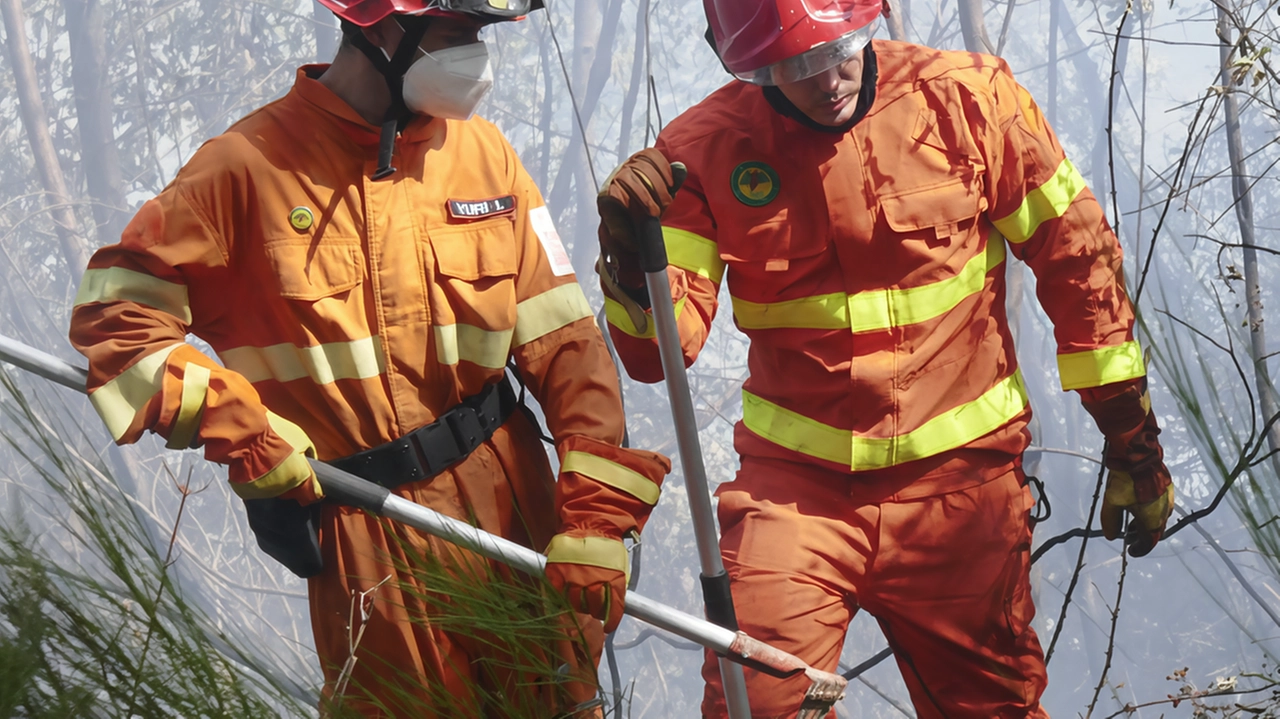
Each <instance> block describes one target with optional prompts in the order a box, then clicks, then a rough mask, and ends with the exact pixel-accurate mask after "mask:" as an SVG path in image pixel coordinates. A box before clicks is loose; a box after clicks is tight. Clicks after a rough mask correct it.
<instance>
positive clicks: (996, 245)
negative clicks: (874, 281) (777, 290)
mask: <svg viewBox="0 0 1280 719" xmlns="http://www.w3.org/2000/svg"><path fill="white" fill-rule="evenodd" d="M1004 260H1005V246H1004V240H1003V239H1002V238H1001V237H1000V235H999V234H998V233H995V232H993V233H991V235H990V236H989V237H988V238H987V246H986V249H985V250H984V251H983V253H982V254H980V255H977V256H975V257H973V258H972V259H970V260H969V261H968V262H967V263H965V266H964V267H963V268H962V269H961V270H960V272H959V273H958V274H956V275H955V276H953V277H949V278H947V279H945V280H942V281H940V282H934V283H932V284H928V285H922V286H920V287H910V288H906V289H895V290H872V291H868V292H859V293H857V294H855V295H846V294H843V293H839V292H837V293H833V294H829V295H815V296H813V297H804V298H801V299H798V300H787V301H785V302H770V303H755V302H747V301H746V300H740V299H738V298H737V297H735V298H733V314H734V318H735V319H736V320H737V322H738V326H739V327H741V328H742V329H744V330H763V329H783V328H789V329H815V330H832V329H844V328H849V329H851V330H852V331H853V332H872V331H878V330H886V329H889V328H891V327H902V326H905V325H911V324H916V323H918V322H924V321H925V320H929V319H933V318H934V317H938V316H940V315H943V314H945V313H947V312H949V311H951V310H952V309H954V308H955V307H956V305H958V304H960V303H961V302H963V301H964V300H965V299H966V298H968V297H972V296H973V295H975V294H978V293H980V292H982V289H983V287H985V286H986V281H987V275H988V274H989V273H990V272H991V271H992V270H993V269H995V268H997V267H1000V265H1001V264H1002V263H1003V262H1004ZM850 318H852V322H851V321H850Z"/></svg>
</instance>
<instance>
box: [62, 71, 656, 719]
mask: <svg viewBox="0 0 1280 719" xmlns="http://www.w3.org/2000/svg"><path fill="white" fill-rule="evenodd" d="M323 69H324V67H323V66H313V67H304V68H302V69H301V70H299V72H298V75H297V81H296V84H295V85H294V87H293V90H292V91H291V92H290V93H289V94H288V95H286V96H285V97H284V98H282V99H281V100H278V101H276V102H274V103H271V104H269V105H267V106H266V107H264V108H262V109H260V110H258V111H257V112H255V113H253V114H251V115H250V116H248V117H247V118H245V119H244V120H242V121H240V122H238V123H237V124H235V125H234V126H233V127H232V128H231V129H229V130H228V131H227V132H226V133H225V134H223V135H222V136H220V137H217V138H215V139H213V140H210V141H209V142H208V143H206V144H205V145H204V146H203V147H202V148H201V149H200V151H199V152H197V153H196V155H195V156H194V157H192V158H191V160H190V161H189V162H188V163H187V164H186V166H185V167H184V168H183V169H182V171H181V172H180V173H179V175H178V177H177V179H176V180H174V182H173V183H172V184H171V185H170V186H169V187H168V188H166V189H165V191H164V192H163V193H161V194H160V195H159V196H158V197H157V198H155V199H154V200H151V201H150V202H147V203H146V204H145V205H143V207H142V209H141V210H140V211H139V212H138V214H137V216H136V217H135V218H134V220H133V221H132V223H131V224H130V225H129V227H128V229H127V230H126V231H125V233H124V236H123V238H122V240H121V242H120V244H117V245H112V246H109V247H104V248H102V249H100V250H99V251H98V252H97V253H96V254H95V255H94V257H93V259H92V261H91V262H90V265H89V270H88V272H87V273H86V274H85V278H84V280H83V282H82V285H81V288H80V292H79V295H78V297H77V301H76V307H75V310H74V313H73V317H72V326H71V338H72V341H73V343H74V344H75V345H76V347H77V348H78V349H79V350H80V351H82V352H83V353H84V354H85V355H87V356H88V358H89V360H90V374H89V387H88V388H89V391H90V397H91V399H92V401H93V404H94V406H95V407H96V408H97V409H98V411H99V413H100V414H101V415H102V417H103V419H104V420H105V421H106V424H107V426H108V428H109V429H110V430H111V432H112V435H113V436H114V437H115V439H116V440H117V441H119V442H132V441H135V440H137V439H138V437H139V436H140V435H141V434H142V432H143V431H144V430H152V431H155V432H157V433H158V434H160V435H162V436H164V437H166V438H168V440H169V446H171V447H175V448H182V447H187V446H198V445H201V444H202V445H203V446H204V449H205V456H206V457H207V458H209V459H211V460H214V461H218V462H224V463H227V464H229V465H230V480H231V483H232V487H233V488H234V489H235V491H236V492H237V494H239V495H240V496H242V497H245V498H257V497H270V496H276V495H278V494H280V493H281V492H284V491H287V490H289V489H290V487H289V486H282V485H281V483H282V482H286V481H288V480H287V479H286V478H282V475H283V472H282V471H279V469H280V468H281V467H283V466H285V465H286V463H287V462H290V461H293V460H292V459H291V457H297V456H300V455H297V451H298V450H300V449H301V448H299V447H296V446H293V445H291V440H292V441H295V442H296V441H297V439H296V437H298V432H297V428H298V427H301V429H302V430H304V431H305V433H306V435H308V436H309V437H310V439H311V440H312V441H313V442H314V445H315V451H316V453H317V454H318V457H319V458H320V459H324V460H329V459H334V458H339V457H344V456H347V455H350V454H352V453H355V452H358V451H360V450H363V449H368V448H371V447H376V446H378V445H381V444H383V443H385V442H387V441H389V440H392V439H395V438H398V437H400V436H402V435H404V434H406V433H408V432H410V431H412V430H414V429H416V428H418V427H421V426H423V425H426V424H428V423H430V422H432V421H434V420H435V419H436V417H438V416H439V415H440V414H441V413H443V412H445V411H446V410H448V409H449V408H451V407H453V406H455V405H457V404H458V402H459V401H460V400H461V399H463V398H465V397H469V396H472V395H475V394H476V393H478V392H480V391H481V389H482V387H484V385H485V384H486V383H492V382H494V381H496V380H497V379H499V378H500V377H501V376H502V375H503V372H504V369H503V368H504V367H505V365H506V364H507V360H508V358H509V357H514V359H515V362H516V364H517V366H518V367H519V370H520V373H521V375H522V376H523V378H524V380H525V381H526V382H527V383H528V387H529V389H530V391H531V392H532V394H533V395H534V397H536V398H537V400H538V401H539V403H540V404H541V405H542V407H543V409H544V410H545V413H546V418H547V424H548V427H549V430H550V432H551V434H552V435H553V437H554V438H555V439H556V445H557V450H558V451H559V453H560V456H561V459H562V460H566V458H567V461H566V463H565V464H564V467H565V471H563V472H562V474H561V477H560V483H559V496H558V497H557V494H556V491H557V489H556V487H557V485H556V483H555V477H554V475H553V473H552V472H551V468H550V466H549V464H548V462H547V458H546V454H545V452H544V450H543V448H542V444H541V442H540V441H539V439H538V433H537V430H536V428H535V427H534V425H533V424H532V423H531V422H529V421H528V420H527V419H526V417H525V415H524V414H523V413H521V412H518V411H517V412H515V413H514V414H513V415H512V416H511V418H510V419H509V420H508V421H507V422H506V423H505V424H504V425H503V426H502V427H501V428H499V429H498V431H497V433H496V434H494V435H493V437H492V438H491V439H490V440H489V441H487V442H485V443H484V444H483V445H481V446H480V447H479V448H478V449H476V450H475V451H474V452H473V453H472V454H471V455H470V456H469V457H468V458H467V459H466V460H465V461H464V462H462V463H461V464H459V465H457V466H455V467H454V468H452V469H450V470H447V471H445V472H444V473H442V474H440V475H438V476H436V477H434V478H432V479H430V480H426V481H419V482H414V483H410V484H403V485H401V486H399V487H398V488H397V489H395V490H393V491H394V492H395V493H396V494H398V495H400V496H402V497H406V498H408V499H411V500H413V501H415V502H418V503H420V504H423V505H426V506H428V507H431V508H433V509H436V510H438V511H440V512H443V513H445V514H448V515H450V516H453V517H456V518H460V519H463V520H468V521H473V522H475V523H476V524H477V525H478V526H479V527H481V528H482V529H484V530H487V531H489V532H492V533H495V534H499V535H502V536H504V537H508V538H510V539H513V540H515V541H519V542H522V543H524V544H525V545H527V546H531V547H534V548H537V549H538V550H542V549H543V548H545V547H547V546H548V541H549V540H550V539H551V538H552V535H553V534H555V533H556V532H557V530H558V528H559V531H561V532H564V531H566V526H568V527H569V528H570V529H575V528H577V529H583V528H586V529H585V530H584V531H580V532H578V534H580V535H581V534H593V531H587V530H592V529H594V530H600V529H601V527H602V526H605V525H608V524H609V521H608V520H602V519H601V517H602V516H605V515H607V513H606V512H604V511H601V512H590V511H587V512H579V514H580V515H583V516H580V517H576V518H575V517H574V516H573V515H574V513H573V511H572V508H571V505H574V503H575V502H578V504H577V505H576V506H578V507H579V508H581V506H582V505H583V504H591V501H596V502H598V503H599V504H600V505H604V504H608V497H604V495H606V494H608V493H609V492H611V491H613V490H612V489H610V487H616V486H622V485H625V486H628V487H631V488H636V487H639V486H640V485H644V484H645V483H646V482H648V483H651V485H656V484H657V482H660V481H661V477H662V474H663V473H664V472H665V470H660V468H661V467H662V466H665V464H664V463H665V460H664V459H661V458H658V457H657V455H651V454H649V453H644V452H639V451H632V450H623V449H620V448H619V447H618V443H619V441H620V440H621V438H622V433H623V415H622V408H621V402H620V397H619V389H618V384H617V377H616V374H615V370H614V368H613V365H612V363H611V362H610V360H609V356H608V354H607V351H606V349H605V346H604V341H603V338H602V337H601V336H600V333H599V331H598V330H597V329H596V327H595V325H594V323H593V322H592V312H591V309H590V307H589V306H588V305H587V302H586V299H585V297H584V296H583V293H582V290H581V288H580V287H579V285H578V284H577V282H576V280H575V278H574V275H573V272H572V268H571V266H570V265H569V261H568V257H567V256H566V255H565V254H564V249H563V247H562V246H561V244H560V240H559V237H558V236H557V235H556V231H555V228H554V226H553V225H552V222H551V216H550V214H549V213H548V211H547V209H546V208H545V207H544V206H543V205H544V203H543V200H542V197H541V195H540V194H539V192H538V190H537V188H536V187H535V186H534V184H533V182H532V180H531V178H530V177H529V176H528V174H527V173H526V172H525V170H524V168H523V167H522V166H521V164H520V162H519V160H518V159H517V158H516V155H515V153H514V151H513V150H512V149H511V147H510V146H509V145H508V144H507V142H506V140H505V139H504V138H503V137H502V135H501V133H500V132H499V131H498V130H497V129H496V128H495V127H493V126H492V125H491V124H489V123H488V122H486V121H484V120H481V119H473V120H471V121H468V122H457V121H444V120H438V119H435V120H432V119H429V118H421V117H419V118H416V119H414V120H413V121H412V122H411V123H409V124H408V126H407V127H406V128H405V130H404V131H403V133H402V134H401V136H400V137H399V139H398V140H397V145H396V155H395V159H394V164H395V165H396V166H397V167H398V168H399V172H397V173H396V175H394V176H393V177H392V178H389V179H386V180H378V181H375V180H372V179H370V175H371V174H372V171H373V169H374V167H375V159H376V156H377V144H378V128H376V127H372V126H370V125H368V124H367V123H366V122H364V121H363V120H362V119H361V118H360V117H359V115H357V114H356V113H355V111H354V110H352V109H351V108H350V107H348V106H347V105H346V104H345V103H343V102H342V101H341V100H340V99H339V98H338V97H337V96H336V95H334V94H333V93H331V92H330V91H329V90H328V89H327V88H325V87H324V86H323V85H322V84H320V83H319V82H317V81H316V80H315V79H313V78H314V77H316V76H318V75H319V74H320V72H322V71H323ZM495 198H505V199H506V200H510V201H509V202H507V201H504V202H492V200H494V199H495ZM485 201H491V202H487V203H486V202H485ZM455 202H456V203H461V204H455ZM187 333H192V334H195V335H196V336H198V337H200V338H202V339H204V340H205V341H206V342H208V343H209V344H210V345H211V346H212V347H213V349H214V351H216V352H217V353H218V356H219V358H220V359H221V360H222V362H223V364H224V365H225V367H222V366H219V365H218V364H217V363H215V362H213V361H212V360H211V359H209V358H208V357H205V356H204V355H203V354H201V353H200V352H199V351H197V350H196V349H195V348H194V347H192V346H191V345H189V344H186V343H185V342H184V339H185V337H186V335H187ZM268 408H270V409H269V410H268ZM193 442H194V443H195V444H194V445H193ZM584 455H591V456H592V457H594V459H589V460H585V461H584V460H582V457H583V456H584ZM575 457H577V459H576V460H575V459H574V458H575ZM572 466H578V467H583V468H584V469H581V470H579V471H576V472H575V471H571V470H570V469H569V468H570V467H572ZM655 468H658V469H655ZM659 470H660V471H659ZM642 475H643V476H642ZM611 476H613V477H614V478H618V479H619V481H617V482H612V484H611V483H610V479H611ZM293 481H294V482H295V483H296V481H297V480H296V479H295V480H293ZM628 483H629V484H628ZM606 485H608V486H606ZM641 489H642V491H641V492H640V493H641V494H643V495H645V496H646V497H648V498H649V500H651V501H647V502H646V504H650V505H651V504H652V502H653V501H656V495H657V492H658V488H657V486H649V487H648V488H647V489H645V488H643V487H642V488H641ZM584 497H585V498H586V500H585V501H584ZM557 501H559V503H560V505H561V506H562V508H563V512H562V513H561V515H560V517H559V520H558V518H557V507H556V503H557ZM624 503H625V502H624ZM642 514H643V513H638V514H636V515H635V517H636V522H637V523H638V524H643V516H641V515H642ZM627 521H629V519H628V520H627ZM575 522H576V524H575ZM624 523H625V522H624V521H623V520H619V521H618V524H624ZM623 530H624V531H625V526H624V527H623ZM594 533H595V534H603V533H605V532H603V531H595V532H594ZM580 544H581V545H583V546H587V547H596V548H599V547H601V546H603V545H608V547H606V549H608V548H611V547H613V545H615V544H616V548H617V549H621V546H622V545H621V540H620V538H618V541H617V542H613V543H609V542H603V543H601V542H597V543H595V544H591V543H590V542H586V543H580ZM321 545H322V551H323V555H324V562H325V569H324V572H323V573H322V574H321V575H319V576H317V577H314V578H312V579H311V580H310V583H309V594H310V599H311V617H312V625H313V629H314V632H315V641H316V648H317V651H318V652H319V656H320V661H321V664H322V667H323V670H324V674H325V678H326V684H327V689H326V691H329V690H332V685H333V682H334V680H335V678H336V677H337V676H338V673H339V670H340V669H341V668H342V666H343V664H344V663H345V662H346V660H347V658H348V655H349V648H348V642H349V639H350V637H349V634H348V627H347V621H348V617H349V615H350V612H351V606H352V601H353V600H352V593H353V592H364V591H366V590H369V589H371V588H372V587H374V586H375V585H378V584H379V583H380V582H381V581H382V580H383V578H384V577H387V576H392V577H393V578H394V579H395V581H392V582H390V583H388V584H386V585H385V586H383V587H382V588H380V589H379V590H378V591H377V592H375V593H374V594H373V595H372V597H373V603H372V607H373V615H372V617H371V618H370V619H369V620H368V622H367V624H366V628H365V633H364V636H363V639H362V641H361V643H360V645H359V649H358V651H357V657H358V658H359V661H358V662H357V663H356V664H355V671H354V674H353V675H352V676H351V687H352V688H351V689H350V690H349V692H348V697H347V699H346V701H345V702H344V706H346V707H347V708H348V709H354V710H357V711H359V712H360V713H362V714H365V715H367V716H397V715H399V716H411V715H418V716H420V715H422V712H423V711H424V710H425V709H424V708H426V707H431V706H433V703H434V702H436V701H437V700H438V698H439V697H442V696H451V697H453V702H452V703H454V704H467V703H471V704H474V705H477V706H478V704H479V700H476V701H470V700H469V699H468V697H473V695H472V694H471V692H472V691H473V689H474V688H475V683H476V682H484V681H485V679H484V678H482V677H478V676H476V675H475V674H476V671H475V668H474V664H473V661H472V660H473V658H474V657H475V656H477V652H486V651H492V650H490V649H486V647H485V646H483V644H482V643H481V642H480V641H479V640H476V639H475V638H468V637H462V636H457V635H455V634H451V633H449V632H446V631H444V630H442V629H441V628H439V627H436V626H433V625H432V623H431V621H430V617H429V616H428V613H429V609H428V607H427V606H426V604H425V603H424V600H423V597H426V596H430V592H429V591H428V590H427V589H426V588H424V587H422V586H419V584H418V582H417V581H416V580H415V579H414V577H413V576H412V575H411V574H409V573H407V572H404V571H401V570H399V569H397V566H396V565H397V564H398V565H399V566H400V567H403V566H405V564H406V563H408V564H412V563H413V559H412V556H409V555H411V554H412V553H413V552H412V551H407V550H409V548H413V549H415V550H419V551H427V552H435V553H437V554H441V553H446V555H447V553H448V552H450V551H454V552H456V555H455V556H464V557H469V558H470V559H465V558H464V561H476V558H475V555H469V554H465V553H462V552H461V550H456V549H455V550H449V549H448V548H447V545H445V544H444V543H443V542H441V541H439V540H434V539H429V538H427V537H425V536H422V535H419V534H417V533H416V532H414V531H412V530H408V529H406V528H403V527H397V526H391V525H389V524H387V523H384V522H380V521H379V520H378V519H377V518H375V517H372V516H370V515H367V514H366V513H364V512H363V511H359V510H354V509H351V508H348V507H341V506H337V505H335V504H326V505H325V506H324V509H323V518H322V527H321ZM622 556H623V558H624V561H625V550H622ZM590 559H591V557H585V558H583V563H590V561H588V560H590ZM604 564H608V562H604ZM357 616H358V615H357ZM579 624H580V625H581V626H583V627H584V632H586V634H587V637H586V639H587V643H588V644H589V645H590V647H591V651H592V652H594V653H596V655H597V657H598V649H599V646H600V642H601V640H602V638H603V635H602V632H601V631H600V623H599V622H595V621H590V618H589V617H580V622H579ZM559 661H563V660H557V664H558V663H559ZM568 661H570V662H573V661H574V659H573V657H572V656H570V657H568ZM586 661H589V659H588V660H586ZM582 663H583V664H585V661H584V662H582ZM592 670H593V667H592V666H590V665H587V666H585V667H584V671H585V672H586V673H587V674H590V673H591V671H592ZM512 681H513V682H514V681H515V679H514V678H513V679H512ZM574 686H576V687H577V688H578V689H577V690H578V691H579V693H580V694H583V695H581V696H574V697H572V698H571V700H572V701H573V702H575V703H576V702H578V701H582V700H583V699H585V698H589V697H590V696H591V695H593V694H594V688H592V687H588V686H586V685H585V684H578V685H574ZM482 688H484V689H486V690H488V691H507V692H527V693H530V694H539V693H545V687H543V688H539V687H534V686H530V685H528V683H525V684H523V685H516V684H514V683H511V684H510V685H508V686H505V687H492V686H488V687H482ZM365 699H367V700H368V701H363V700H365ZM537 701H538V702H540V703H539V704H538V705H539V706H541V707H543V708H544V709H545V711H546V712H547V713H548V714H550V713H552V712H553V707H554V706H555V705H556V704H557V703H559V702H560V701H562V699H553V698H551V697H544V698H542V699H539V700H537Z"/></svg>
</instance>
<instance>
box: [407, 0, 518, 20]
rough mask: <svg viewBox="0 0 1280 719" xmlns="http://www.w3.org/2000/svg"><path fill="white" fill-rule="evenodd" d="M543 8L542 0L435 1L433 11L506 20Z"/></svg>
mask: <svg viewBox="0 0 1280 719" xmlns="http://www.w3.org/2000/svg"><path fill="white" fill-rule="evenodd" d="M541 8H542V0H434V2H433V3H432V8H431V9H435V10H443V11H445V12H456V13H462V14H465V15H479V16H481V17H488V18H493V19H495V20H506V19H511V18H517V17H524V16H525V15H528V14H529V13H530V12H532V11H533V10H539V9H541Z"/></svg>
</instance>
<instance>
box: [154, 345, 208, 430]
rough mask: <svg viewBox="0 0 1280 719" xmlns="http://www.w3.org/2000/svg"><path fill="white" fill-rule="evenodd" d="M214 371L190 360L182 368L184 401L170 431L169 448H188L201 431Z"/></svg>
mask: <svg viewBox="0 0 1280 719" xmlns="http://www.w3.org/2000/svg"><path fill="white" fill-rule="evenodd" d="M211 376H212V372H211V371H210V370H209V368H208V367H205V366H204V365H198V364H196V363H195V362H188V363H187V366H186V367H184V368H183V369H182V403H181V405H180V406H179V408H178V418H177V419H176V420H174V422H173V429H172V430H170V432H169V441H168V442H166V443H165V446H166V447H168V448H169V449H187V448H189V447H190V446H191V441H192V440H194V439H195V438H196V433H197V432H198V431H200V416H201V415H203V414H204V405H205V400H206V398H207V397H208V395H209V379H210V377H211Z"/></svg>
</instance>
